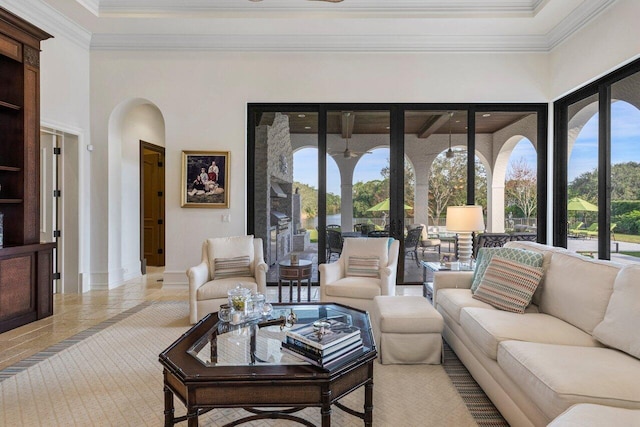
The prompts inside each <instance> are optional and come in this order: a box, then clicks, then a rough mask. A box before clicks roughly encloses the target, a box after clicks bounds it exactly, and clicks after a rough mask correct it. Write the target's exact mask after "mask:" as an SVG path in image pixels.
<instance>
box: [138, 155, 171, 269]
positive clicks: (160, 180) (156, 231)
mask: <svg viewBox="0 0 640 427" xmlns="http://www.w3.org/2000/svg"><path fill="white" fill-rule="evenodd" d="M143 144H144V146H143V149H142V151H143V153H142V154H143V155H142V174H141V178H142V179H141V180H142V183H141V184H142V185H141V190H142V194H141V200H142V206H141V208H142V209H141V211H142V212H141V214H142V220H141V225H142V233H141V234H142V239H141V246H142V256H143V261H142V262H143V273H144V269H145V267H144V266H145V260H146V265H150V266H163V265H164V263H165V259H164V249H165V248H164V233H165V231H164V149H162V147H157V146H153V145H151V144H148V143H143Z"/></svg>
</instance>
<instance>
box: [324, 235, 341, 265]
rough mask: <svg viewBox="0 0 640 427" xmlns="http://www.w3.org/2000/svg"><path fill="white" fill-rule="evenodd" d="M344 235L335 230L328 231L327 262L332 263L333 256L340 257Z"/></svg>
mask: <svg viewBox="0 0 640 427" xmlns="http://www.w3.org/2000/svg"><path fill="white" fill-rule="evenodd" d="M343 241H344V240H343V238H342V234H341V233H340V232H339V231H336V230H333V229H327V261H331V257H332V256H333V254H337V255H338V256H340V254H341V253H342V244H343Z"/></svg>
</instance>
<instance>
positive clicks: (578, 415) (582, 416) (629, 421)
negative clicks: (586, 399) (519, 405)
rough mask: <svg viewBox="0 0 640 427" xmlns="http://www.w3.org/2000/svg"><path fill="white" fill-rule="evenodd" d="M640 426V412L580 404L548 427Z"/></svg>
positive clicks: (568, 410) (565, 412)
mask: <svg viewBox="0 0 640 427" xmlns="http://www.w3.org/2000/svg"><path fill="white" fill-rule="evenodd" d="M585 426H589V427H611V426H635V427H638V426H640V410H637V409H636V410H634V409H623V408H615V407H612V406H604V405H593V404H591V403H579V404H577V405H573V406H572V407H571V408H569V409H567V410H566V411H564V412H563V413H562V414H561V415H560V416H559V417H557V418H555V419H554V420H553V421H551V423H550V424H549V425H548V426H547V427H585Z"/></svg>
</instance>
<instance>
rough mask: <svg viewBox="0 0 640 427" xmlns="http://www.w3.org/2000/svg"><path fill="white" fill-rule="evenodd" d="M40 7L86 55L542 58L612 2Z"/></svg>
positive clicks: (183, 1) (54, 1)
mask: <svg viewBox="0 0 640 427" xmlns="http://www.w3.org/2000/svg"><path fill="white" fill-rule="evenodd" d="M13 1H19V0H13ZM41 1H43V2H44V3H46V4H47V5H48V6H50V7H51V8H52V9H54V10H55V13H58V12H59V14H60V17H61V19H62V20H66V21H69V22H70V23H71V25H73V26H79V27H80V28H82V29H84V30H86V31H88V32H89V33H91V47H92V48H93V49H149V50H153V49H209V50H261V51H349V52H354V51H364V52H366V51H389V52H425V51H431V52H434V51H435V52H443V51H447V52H469V51H472V52H478V51H483V52H548V51H550V50H551V49H553V48H554V47H555V46H557V45H558V44H559V43H561V42H562V41H563V40H565V39H566V38H567V37H569V36H571V35H572V34H573V33H574V32H576V31H577V30H579V29H580V28H581V27H582V26H584V25H586V24H587V23H588V22H589V21H590V20H591V19H593V18H594V17H595V16H597V15H598V14H599V13H601V12H602V11H604V10H605V9H606V8H607V7H609V6H610V5H612V4H613V3H615V1H616V0H344V1H343V2H341V3H327V2H322V1H307V0H263V1H260V2H255V1H249V0H41Z"/></svg>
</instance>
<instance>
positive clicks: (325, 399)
mask: <svg viewBox="0 0 640 427" xmlns="http://www.w3.org/2000/svg"><path fill="white" fill-rule="evenodd" d="M320 415H321V416H322V427H331V390H326V391H322V408H321V409H320Z"/></svg>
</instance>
